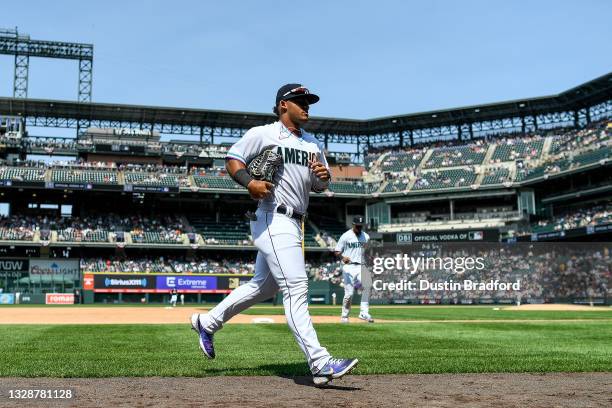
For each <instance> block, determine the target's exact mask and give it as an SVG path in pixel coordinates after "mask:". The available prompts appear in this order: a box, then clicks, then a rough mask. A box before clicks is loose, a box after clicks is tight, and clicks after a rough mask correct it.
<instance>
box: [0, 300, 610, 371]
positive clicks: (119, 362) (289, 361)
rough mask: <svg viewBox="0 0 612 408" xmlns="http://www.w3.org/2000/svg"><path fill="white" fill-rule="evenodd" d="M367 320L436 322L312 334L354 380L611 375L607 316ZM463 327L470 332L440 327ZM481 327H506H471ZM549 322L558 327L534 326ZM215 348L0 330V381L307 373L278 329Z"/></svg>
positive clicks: (419, 314)
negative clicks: (346, 362) (346, 364)
mask: <svg viewBox="0 0 612 408" xmlns="http://www.w3.org/2000/svg"><path fill="white" fill-rule="evenodd" d="M250 313H257V314H275V313H282V309H281V308H270V307H261V308H253V309H252V310H251V311H250ZM312 313H313V314H329V315H334V316H335V315H337V314H338V313H339V309H338V308H313V309H312ZM372 313H373V314H374V315H375V317H378V318H383V317H384V318H386V319H398V320H401V319H407V320H413V319H420V320H441V321H440V322H433V323H418V324H414V323H390V324H371V325H364V324H359V325H357V324H353V325H351V324H349V325H340V324H320V325H317V332H318V335H319V338H320V340H321V342H322V343H323V344H324V345H325V346H326V347H327V348H328V349H329V351H330V352H331V353H332V355H334V356H338V357H358V358H359V359H360V361H361V362H360V365H359V366H358V368H357V369H356V371H355V374H402V373H465V372H559V371H563V372H571V371H612V342H611V341H610V339H612V310H611V311H604V312H509V311H503V310H500V311H495V310H492V308H490V307H482V308H480V307H476V308H472V307H466V308H436V307H423V308H416V309H415V308H410V309H408V308H406V309H403V308H385V307H373V308H372ZM465 319H468V320H475V322H473V323H456V322H455V323H450V322H444V321H443V320H465ZM482 319H504V320H508V321H507V322H500V323H485V322H478V321H477V320H482ZM512 319H521V320H522V319H529V320H531V321H529V322H524V321H520V322H519V321H516V322H512V321H511V320H512ZM552 319H558V320H559V321H554V322H550V321H546V322H544V321H538V320H552ZM567 319H581V320H583V321H580V322H575V321H567ZM564 320H566V321H564ZM215 345H216V350H217V359H216V360H206V359H204V358H203V357H202V355H201V353H200V350H199V348H198V345H197V336H196V335H195V333H194V332H192V331H191V330H190V327H189V325H187V324H185V325H171V324H168V325H2V326H0V350H2V353H1V354H0V376H19V377H36V376H50V377H115V376H195V377H199V376H211V375H305V374H307V373H308V369H307V366H306V363H305V362H304V359H303V356H302V354H301V352H300V351H299V349H298V347H297V345H296V343H295V341H294V339H293V336H292V335H291V333H290V332H289V329H288V328H287V327H286V326H285V325H267V324H261V325H253V324H237V325H227V326H226V327H225V328H224V329H223V330H221V331H220V332H219V333H217V335H216V337H215Z"/></svg>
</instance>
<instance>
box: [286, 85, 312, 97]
mask: <svg viewBox="0 0 612 408" xmlns="http://www.w3.org/2000/svg"><path fill="white" fill-rule="evenodd" d="M309 93H310V91H309V90H308V88H306V87H303V86H300V87H298V88H293V89H292V90H290V91H288V92H285V93H284V94H283V97H285V96H287V95H290V94H295V95H308V94H309Z"/></svg>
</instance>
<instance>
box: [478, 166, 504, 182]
mask: <svg viewBox="0 0 612 408" xmlns="http://www.w3.org/2000/svg"><path fill="white" fill-rule="evenodd" d="M508 181H511V180H510V170H509V169H507V168H506V167H493V168H488V169H486V170H485V173H484V178H483V179H482V182H481V183H480V185H490V184H503V183H505V182H508Z"/></svg>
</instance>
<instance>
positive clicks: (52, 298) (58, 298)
mask: <svg viewBox="0 0 612 408" xmlns="http://www.w3.org/2000/svg"><path fill="white" fill-rule="evenodd" d="M45 304H47V305H73V304H74V293H46V294H45Z"/></svg>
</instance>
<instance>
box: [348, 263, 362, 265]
mask: <svg viewBox="0 0 612 408" xmlns="http://www.w3.org/2000/svg"><path fill="white" fill-rule="evenodd" d="M349 265H361V264H360V263H359V262H349Z"/></svg>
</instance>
